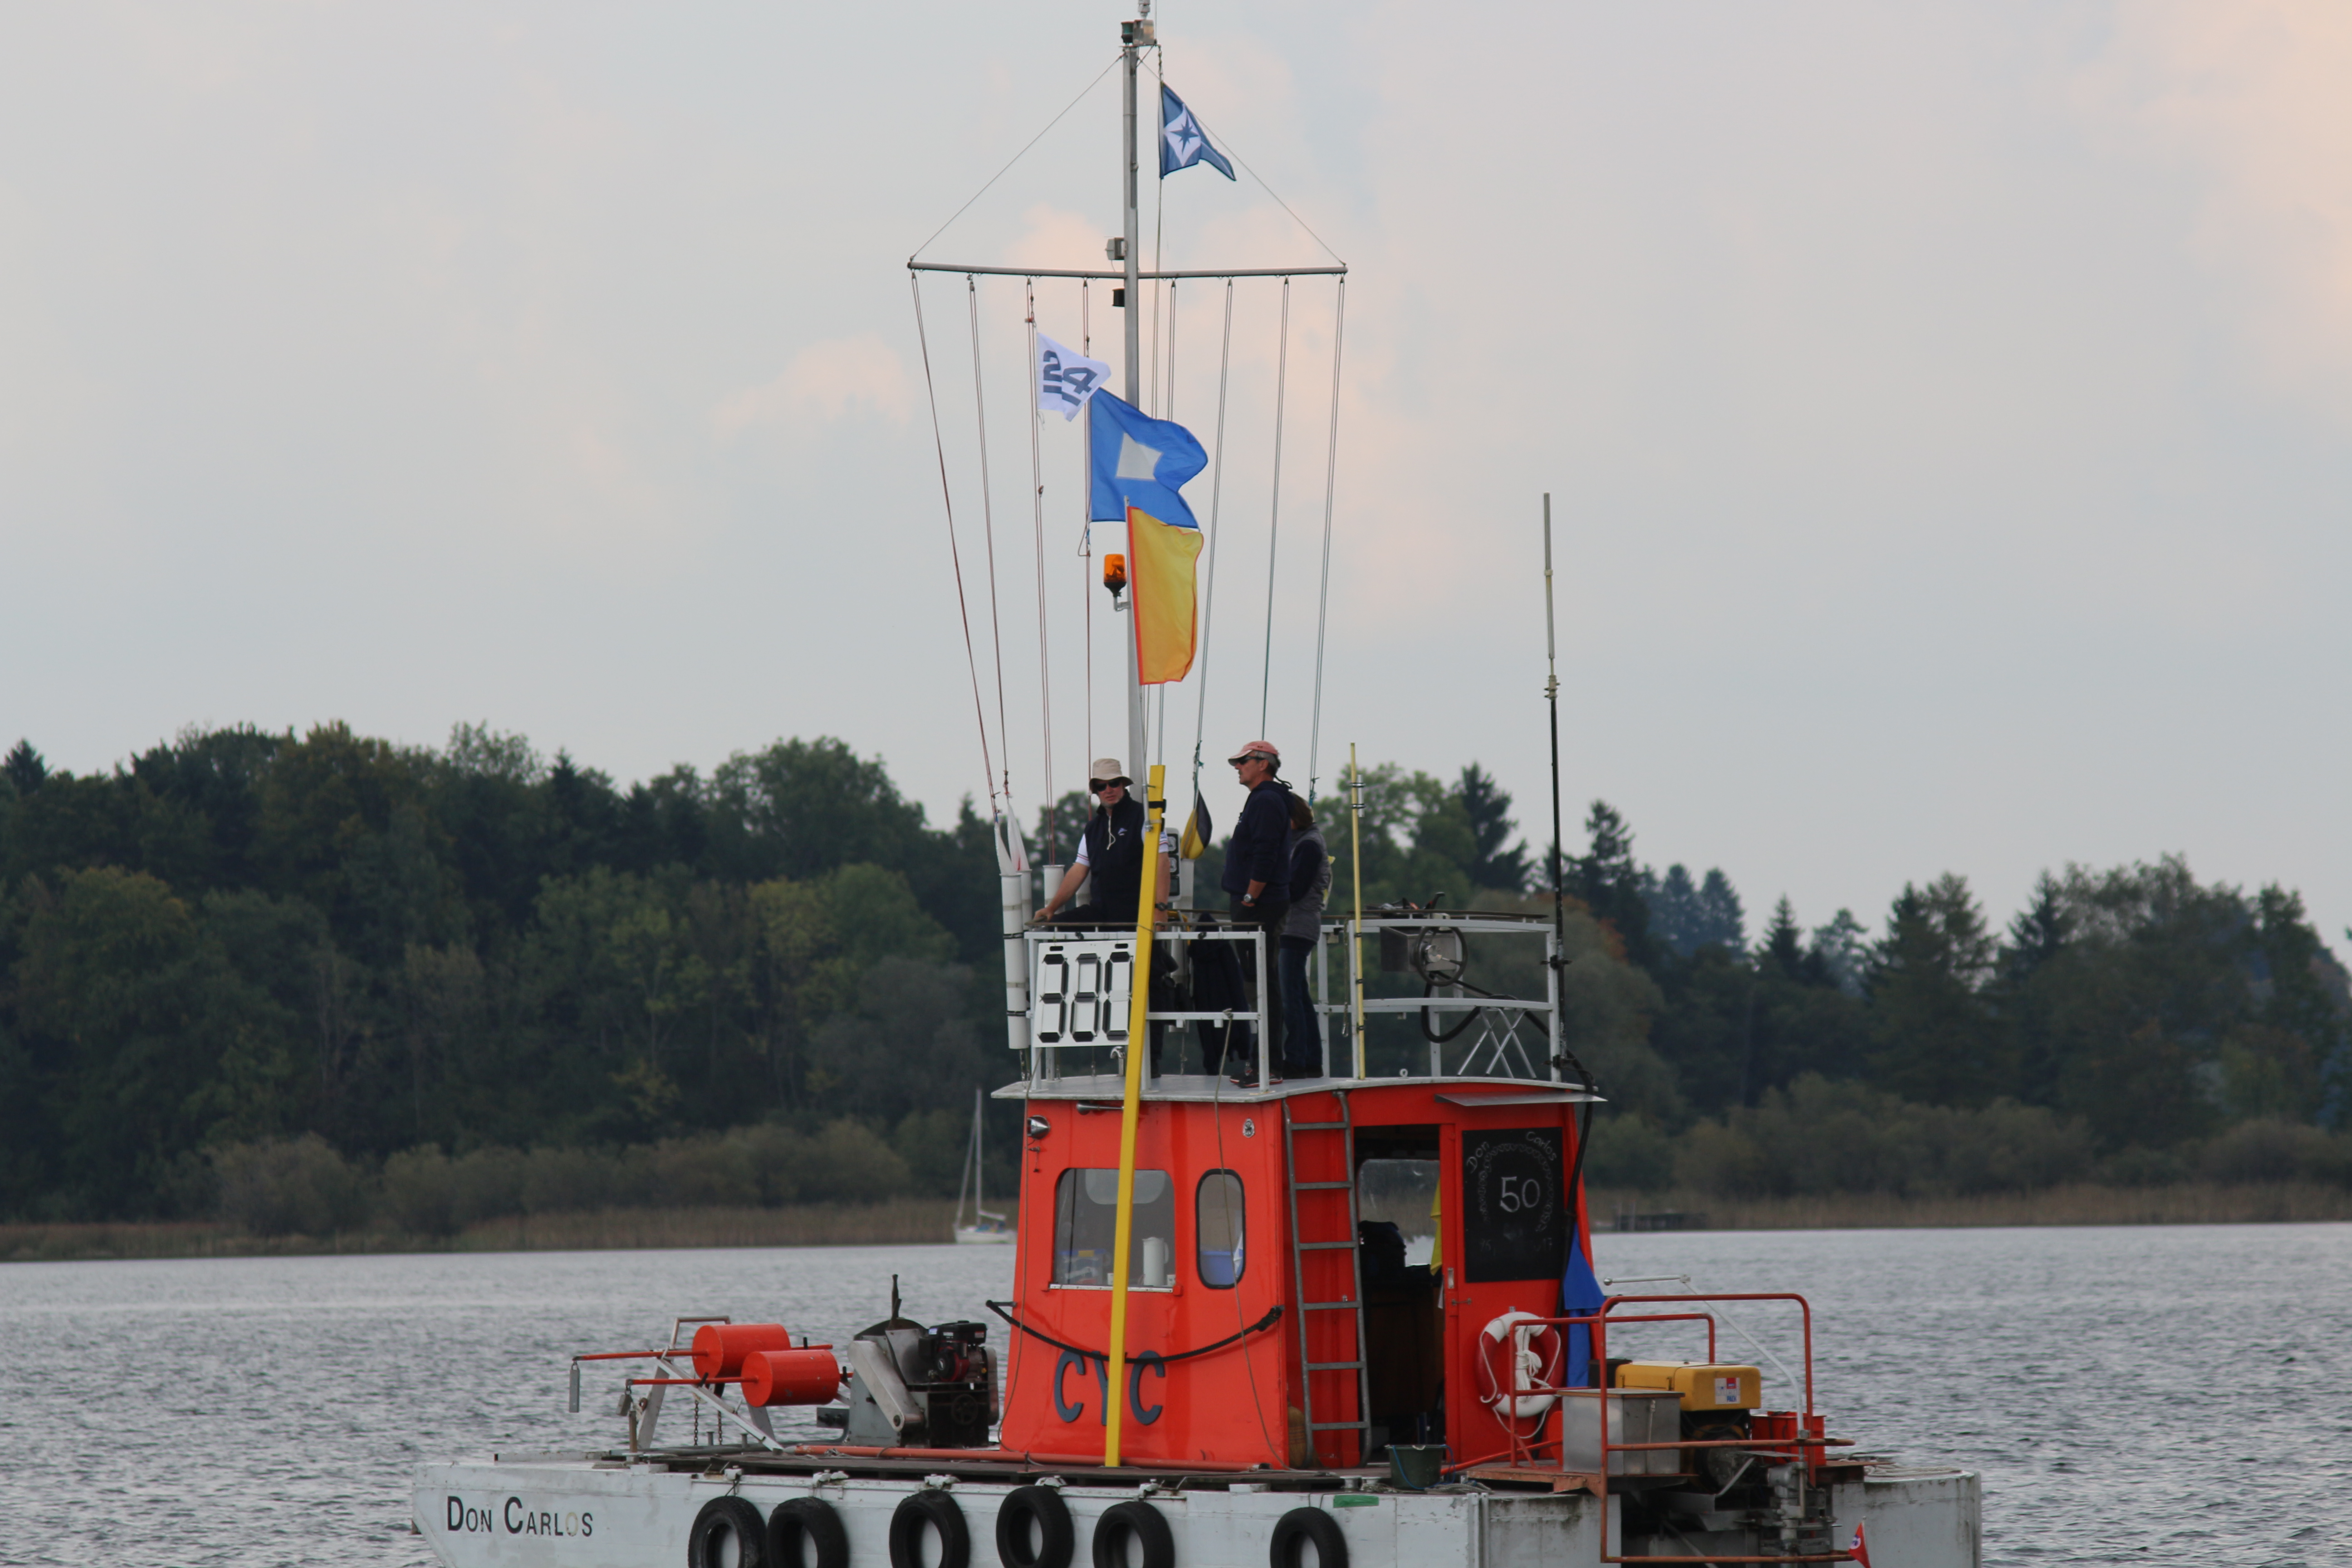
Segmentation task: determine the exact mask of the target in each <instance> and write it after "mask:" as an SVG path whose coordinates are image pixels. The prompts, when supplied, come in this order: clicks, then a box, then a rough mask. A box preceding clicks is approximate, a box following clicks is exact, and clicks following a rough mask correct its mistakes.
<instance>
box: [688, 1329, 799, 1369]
mask: <svg viewBox="0 0 2352 1568" xmlns="http://www.w3.org/2000/svg"><path fill="white" fill-rule="evenodd" d="M792 1348H793V1336H792V1333H791V1331H788V1330H787V1329H786V1328H785V1327H784V1325H783V1324H782V1323H705V1324H703V1325H702V1327H700V1328H698V1329H697V1330H695V1331H694V1374H695V1375H696V1376H697V1377H732V1376H734V1375H735V1374H736V1373H739V1372H741V1371H742V1370H743V1358H744V1357H745V1356H747V1355H750V1354H751V1352H753V1351H788V1350H790V1349H792Z"/></svg>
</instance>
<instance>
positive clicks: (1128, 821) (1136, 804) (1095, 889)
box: [1033, 757, 1150, 927]
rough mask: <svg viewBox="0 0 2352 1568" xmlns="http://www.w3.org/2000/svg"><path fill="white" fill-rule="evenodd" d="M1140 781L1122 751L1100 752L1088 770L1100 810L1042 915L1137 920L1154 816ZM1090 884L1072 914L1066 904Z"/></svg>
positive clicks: (1095, 921) (1085, 920) (1094, 921)
mask: <svg viewBox="0 0 2352 1568" xmlns="http://www.w3.org/2000/svg"><path fill="white" fill-rule="evenodd" d="M1133 784H1134V781H1133V780H1131V779H1129V777H1128V776H1127V771H1126V770H1125V769H1124V768H1121V767H1120V766H1119V765H1118V758H1117V757H1097V758H1096V759H1095V763H1094V766H1093V767H1091V768H1089V769H1088V770H1087V790H1088V791H1089V792H1090V793H1091V794H1092V795H1094V797H1095V814H1094V816H1093V817H1092V818H1091V819H1090V820H1089V821H1088V822H1087V830H1086V832H1085V834H1084V835H1083V836H1081V837H1080V838H1079V840H1078V858H1077V859H1076V862H1075V863H1074V864H1072V866H1071V867H1070V868H1069V870H1068V871H1066V872H1065V873H1064V874H1063V877H1062V885H1061V886H1060V887H1058V888H1056V889H1054V896H1053V897H1052V898H1050V899H1047V900H1045V908H1044V909H1042V910H1038V911H1037V913H1036V914H1035V916H1034V917H1033V918H1034V920H1037V921H1052V920H1059V921H1064V922H1066V923H1068V924H1073V925H1124V926H1130V927H1131V926H1133V925H1134V924H1135V907H1136V903H1137V900H1139V899H1141V898H1142V896H1143V863H1144V858H1145V856H1144V842H1143V841H1144V839H1145V838H1146V837H1148V836H1149V832H1150V815H1149V814H1148V813H1147V812H1146V811H1145V809H1144V805H1143V803H1142V802H1141V801H1139V800H1138V799H1136V798H1135V795H1134V794H1133ZM1081 886H1084V887H1085V889H1086V892H1087V901H1086V902H1085V903H1083V904H1080V905H1078V906H1076V908H1074V909H1072V910H1070V912H1069V913H1068V914H1066V915H1065V914H1063V913H1061V909H1062V906H1063V905H1064V904H1066V903H1068V902H1069V901H1070V900H1071V899H1072V898H1073V897H1074V896H1076V893H1077V891H1078V889H1079V888H1080V887H1081Z"/></svg>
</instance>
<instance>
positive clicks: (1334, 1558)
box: [1265, 1508, 1348, 1568]
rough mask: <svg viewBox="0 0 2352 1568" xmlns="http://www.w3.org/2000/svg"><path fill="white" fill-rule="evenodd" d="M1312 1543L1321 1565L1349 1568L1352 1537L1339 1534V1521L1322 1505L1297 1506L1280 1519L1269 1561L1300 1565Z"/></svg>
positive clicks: (1284, 1566)
mask: <svg viewBox="0 0 2352 1568" xmlns="http://www.w3.org/2000/svg"><path fill="white" fill-rule="evenodd" d="M1309 1542H1312V1543H1313V1544H1314V1547H1315V1560H1316V1562H1317V1563H1318V1564H1319V1568H1348V1538H1347V1537H1346V1536H1344V1535H1342V1534H1340V1533H1339V1521H1338V1520H1336V1519H1333V1518H1332V1517H1331V1516H1330V1515H1329V1514H1328V1513H1326V1512H1325V1511H1324V1510H1321V1509H1319V1508H1294V1509H1292V1510H1290V1511H1289V1512H1288V1513H1286V1514H1284V1515H1283V1516H1282V1517H1281V1518H1280V1519H1277V1520H1276V1521H1274V1538H1273V1540H1272V1541H1271V1542H1268V1543H1267V1546H1266V1553H1265V1555H1266V1561H1267V1563H1270V1564H1272V1568H1299V1564H1300V1563H1301V1561H1302V1560H1303V1559H1304V1558H1305V1557H1306V1555H1307V1552H1306V1547H1307V1544H1308V1543H1309Z"/></svg>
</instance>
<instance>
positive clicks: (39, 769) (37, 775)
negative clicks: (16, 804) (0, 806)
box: [0, 741, 49, 796]
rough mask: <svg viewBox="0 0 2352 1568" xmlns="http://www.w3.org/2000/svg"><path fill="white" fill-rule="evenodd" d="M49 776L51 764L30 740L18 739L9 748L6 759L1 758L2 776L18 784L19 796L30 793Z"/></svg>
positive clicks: (0, 770) (0, 775)
mask: <svg viewBox="0 0 2352 1568" xmlns="http://www.w3.org/2000/svg"><path fill="white" fill-rule="evenodd" d="M48 776H49V764H48V763H47V762H46V761H45V760H43V758H42V756H41V753H40V752H37V751H35V750H33V742H30V741H18V742H16V744H15V745H14V746H11V747H10V748H9V749H8V755H7V757H6V759H5V760H0V777H5V778H6V779H7V781H8V782H9V783H10V784H14V785H16V794H17V795H19V796H23V795H30V794H32V793H33V792H34V791H35V790H37V789H38V788H40V787H41V784H43V782H44V781H46V780H47V778H48Z"/></svg>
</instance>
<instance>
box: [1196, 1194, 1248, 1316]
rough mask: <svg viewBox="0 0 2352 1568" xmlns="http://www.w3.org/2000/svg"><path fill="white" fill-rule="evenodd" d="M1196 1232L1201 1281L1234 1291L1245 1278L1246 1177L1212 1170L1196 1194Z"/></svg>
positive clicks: (1214, 1287)
mask: <svg viewBox="0 0 2352 1568" xmlns="http://www.w3.org/2000/svg"><path fill="white" fill-rule="evenodd" d="M1192 1234H1193V1238H1194V1243H1193V1244H1194V1246H1195V1247H1198V1249H1199V1252H1200V1269H1201V1283H1202V1284H1203V1285H1206V1286H1208V1287H1209V1288H1210V1289H1213V1290H1230V1289H1233V1287H1234V1285H1235V1284H1237V1283H1239V1282H1240V1279H1241V1277H1242V1267H1243V1258H1242V1179H1241V1178H1240V1177H1239V1176H1237V1175H1235V1174H1234V1173H1233V1172H1231V1171H1212V1172H1210V1173H1208V1174H1207V1175H1205V1176H1203V1177H1202V1178H1201V1184H1200V1186H1199V1188H1198V1189H1196V1190H1195V1191H1194V1193H1193V1194H1192Z"/></svg>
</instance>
